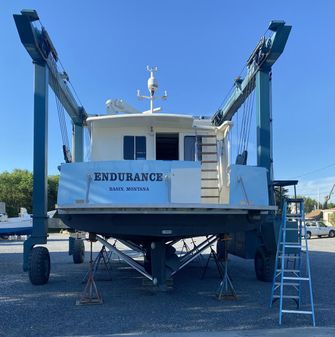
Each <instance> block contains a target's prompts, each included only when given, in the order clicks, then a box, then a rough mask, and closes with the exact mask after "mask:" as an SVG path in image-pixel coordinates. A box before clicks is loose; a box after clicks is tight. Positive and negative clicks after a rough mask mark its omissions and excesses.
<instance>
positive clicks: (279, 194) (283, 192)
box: [274, 186, 288, 208]
mask: <svg viewBox="0 0 335 337" xmlns="http://www.w3.org/2000/svg"><path fill="white" fill-rule="evenodd" d="M274 192H275V204H276V205H277V206H278V207H280V208H282V202H283V198H287V197H288V189H287V188H285V187H282V188H280V187H279V186H275V188H274Z"/></svg>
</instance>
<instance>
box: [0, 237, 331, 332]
mask: <svg viewBox="0 0 335 337" xmlns="http://www.w3.org/2000/svg"><path fill="white" fill-rule="evenodd" d="M86 244H87V243H86ZM100 247H101V246H100V245H99V243H96V244H95V247H94V249H95V251H97V250H99V248H100ZM309 247H310V256H311V265H312V277H313V291H314V301H315V311H316V322H317V325H318V326H319V327H335V323H334V318H333V317H334V312H335V292H334V285H335V282H334V279H335V278H334V274H333V271H334V270H335V239H328V238H325V239H312V240H309ZM48 248H49V250H50V252H51V261H52V270H51V275H50V281H49V283H48V284H46V285H44V286H33V285H31V284H30V282H29V280H28V275H27V274H26V273H24V272H23V271H22V241H0V253H1V254H0V271H1V272H0V318H1V319H0V336H93V335H94V336H102V335H109V336H112V335H113V334H120V335H124V336H134V335H136V334H143V333H152V334H155V333H169V332H174V333H184V332H195V333H196V332H200V331H211V332H213V333H214V332H219V331H224V330H230V331H235V330H236V331H238V330H244V329H247V330H253V329H265V328H267V329H271V328H272V329H277V328H278V305H275V307H274V308H272V309H269V296H270V291H271V283H263V282H259V281H257V280H256V278H255V274H254V270H253V261H249V260H243V259H239V258H236V257H231V258H230V266H229V268H230V269H229V270H230V276H231V278H232V280H233V284H234V287H235V289H236V292H237V294H238V299H237V300H222V301H219V300H218V299H217V298H216V297H215V291H216V289H217V286H218V284H219V275H218V272H217V270H216V267H215V265H214V263H211V265H210V268H209V270H208V271H207V274H206V277H205V279H204V280H200V276H201V273H202V267H201V265H200V263H199V262H197V261H196V262H194V263H193V264H192V265H191V266H189V267H187V268H186V269H184V270H183V271H181V272H180V273H179V274H177V275H176V276H175V278H174V284H173V289H171V290H169V291H167V292H165V293H161V292H156V291H153V289H152V287H151V286H150V285H149V284H148V282H145V281H144V278H143V277H142V276H141V275H140V274H139V273H137V272H136V271H134V270H132V269H130V268H129V267H128V266H127V265H125V264H124V263H122V262H119V261H118V260H117V259H115V260H113V272H112V277H113V279H112V281H110V280H109V281H106V280H105V281H104V280H102V278H103V277H106V275H105V274H101V273H98V274H97V286H98V288H99V290H100V292H101V294H102V297H103V300H104V303H103V304H102V305H91V306H76V305H75V302H76V300H78V299H79V296H80V293H81V291H82V290H83V286H84V285H83V284H82V282H81V281H82V279H83V277H84V275H85V273H86V271H87V268H88V265H87V263H84V264H81V265H74V264H73V263H72V258H71V257H69V256H68V254H67V248H68V240H67V236H65V235H60V234H52V235H51V236H50V238H49V242H48ZM87 249H88V245H87ZM204 258H205V259H206V258H207V256H206V255H205V257H204ZM305 298H306V299H308V297H305ZM293 307H294V306H292V308H293ZM283 325H284V326H285V327H288V328H290V327H307V326H310V325H311V320H310V316H298V317H297V316H294V315H290V316H285V317H284V320H283Z"/></svg>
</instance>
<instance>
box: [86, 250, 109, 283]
mask: <svg viewBox="0 0 335 337" xmlns="http://www.w3.org/2000/svg"><path fill="white" fill-rule="evenodd" d="M111 257H112V252H107V250H106V246H104V245H103V246H102V248H101V250H100V252H99V254H98V255H97V257H96V258H95V259H94V261H93V265H92V270H93V276H96V273H97V271H98V269H99V267H100V264H101V263H103V266H104V267H105V271H106V272H107V273H108V275H109V277H108V278H107V279H106V281H110V280H112V266H111V262H110V260H111ZM88 276H89V271H88V272H87V273H86V275H85V276H84V278H83V281H82V283H85V282H86V281H87V280H88Z"/></svg>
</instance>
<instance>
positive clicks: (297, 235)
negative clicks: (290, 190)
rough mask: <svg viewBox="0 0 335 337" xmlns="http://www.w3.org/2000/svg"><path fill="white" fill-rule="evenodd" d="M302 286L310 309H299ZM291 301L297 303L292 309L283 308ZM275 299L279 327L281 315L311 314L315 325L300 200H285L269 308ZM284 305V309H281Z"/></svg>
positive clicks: (302, 203)
mask: <svg viewBox="0 0 335 337" xmlns="http://www.w3.org/2000/svg"><path fill="white" fill-rule="evenodd" d="M303 262H304V263H303ZM304 284H308V286H309V300H310V310H301V305H302V301H301V300H302V286H303V285H304ZM290 299H291V300H293V301H294V302H295V303H296V306H297V308H296V309H295V310H292V309H287V308H286V305H287V301H288V300H290ZM277 300H279V324H280V325H281V323H282V316H283V314H303V315H311V317H312V322H313V326H315V315H314V303H313V293H312V279H311V268H310V261H309V255H308V244H307V237H306V227H305V215H304V200H303V199H285V200H284V203H283V210H282V222H281V225H280V230H279V237H278V243H277V254H276V261H275V270H274V276H273V283H272V291H271V301H270V308H271V307H272V305H273V303H274V302H276V301H277ZM284 300H285V301H284ZM284 302H285V309H284V308H283V306H284Z"/></svg>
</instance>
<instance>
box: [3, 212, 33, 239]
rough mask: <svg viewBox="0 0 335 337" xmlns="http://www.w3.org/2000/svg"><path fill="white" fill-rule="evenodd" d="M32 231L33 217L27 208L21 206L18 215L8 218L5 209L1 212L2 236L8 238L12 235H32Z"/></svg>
mask: <svg viewBox="0 0 335 337" xmlns="http://www.w3.org/2000/svg"><path fill="white" fill-rule="evenodd" d="M31 233H32V218H31V215H30V214H28V212H27V209H26V208H24V207H21V208H20V213H19V214H18V216H17V217H13V218H8V216H7V214H6V212H5V211H3V210H1V212H0V236H1V237H4V238H7V237H8V236H10V235H30V234H31Z"/></svg>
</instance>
